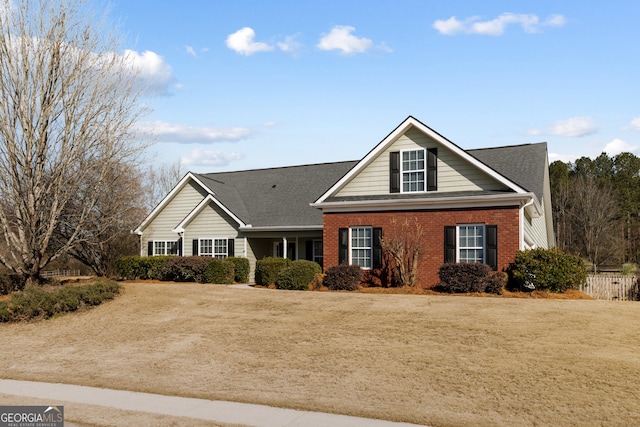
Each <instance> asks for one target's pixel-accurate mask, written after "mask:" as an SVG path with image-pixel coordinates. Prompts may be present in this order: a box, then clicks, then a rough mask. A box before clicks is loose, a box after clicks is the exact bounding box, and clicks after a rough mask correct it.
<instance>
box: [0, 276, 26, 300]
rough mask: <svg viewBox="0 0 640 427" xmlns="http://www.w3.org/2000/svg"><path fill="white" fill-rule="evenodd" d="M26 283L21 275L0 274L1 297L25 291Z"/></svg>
mask: <svg viewBox="0 0 640 427" xmlns="http://www.w3.org/2000/svg"><path fill="white" fill-rule="evenodd" d="M25 283H26V281H25V279H24V277H22V276H21V275H20V274H15V273H0V295H7V294H10V293H11V292H14V291H21V290H23V289H24V285H25Z"/></svg>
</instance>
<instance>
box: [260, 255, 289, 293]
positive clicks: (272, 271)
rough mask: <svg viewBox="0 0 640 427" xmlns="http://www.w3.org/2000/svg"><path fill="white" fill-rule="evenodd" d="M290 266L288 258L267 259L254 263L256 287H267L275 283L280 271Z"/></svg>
mask: <svg viewBox="0 0 640 427" xmlns="http://www.w3.org/2000/svg"><path fill="white" fill-rule="evenodd" d="M290 265H291V260H290V259H288V258H275V257H267V258H263V259H260V260H258V261H256V272H255V280H256V285H263V286H269V285H271V284H274V283H276V281H277V280H278V274H280V271H282V270H284V269H285V268H287V267H289V266H290Z"/></svg>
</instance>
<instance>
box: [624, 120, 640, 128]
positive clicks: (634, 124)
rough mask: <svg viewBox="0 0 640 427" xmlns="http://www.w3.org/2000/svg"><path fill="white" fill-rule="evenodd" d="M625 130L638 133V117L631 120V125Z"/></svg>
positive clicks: (639, 122)
mask: <svg viewBox="0 0 640 427" xmlns="http://www.w3.org/2000/svg"><path fill="white" fill-rule="evenodd" d="M625 129H628V130H637V131H640V117H636V118H635V119H633V120H631V123H629V124H628V125H627V126H625Z"/></svg>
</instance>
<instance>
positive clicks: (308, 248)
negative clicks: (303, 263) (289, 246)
mask: <svg viewBox="0 0 640 427" xmlns="http://www.w3.org/2000/svg"><path fill="white" fill-rule="evenodd" d="M304 254H305V257H304V259H306V260H307V261H313V240H307V241H306V242H304Z"/></svg>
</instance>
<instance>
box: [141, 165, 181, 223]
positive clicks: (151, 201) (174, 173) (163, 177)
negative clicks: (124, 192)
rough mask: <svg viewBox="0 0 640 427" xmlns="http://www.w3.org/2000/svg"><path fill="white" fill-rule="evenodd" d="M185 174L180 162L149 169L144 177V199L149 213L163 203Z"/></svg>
mask: <svg viewBox="0 0 640 427" xmlns="http://www.w3.org/2000/svg"><path fill="white" fill-rule="evenodd" d="M185 173H186V171H185V170H184V168H183V166H182V163H181V162H180V160H178V161H176V162H175V163H161V164H159V165H157V166H153V165H152V166H149V167H148V169H147V171H146V174H145V177H144V183H145V184H144V187H145V193H144V198H143V199H144V204H145V207H146V211H147V213H149V212H151V211H152V210H153V208H155V207H156V206H157V205H158V203H160V202H161V201H162V199H163V198H164V197H165V196H166V195H167V194H168V193H169V192H170V191H171V190H172V189H173V187H174V186H175V185H176V184H177V183H178V181H180V179H181V178H182V177H183V176H184V174H185Z"/></svg>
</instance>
